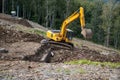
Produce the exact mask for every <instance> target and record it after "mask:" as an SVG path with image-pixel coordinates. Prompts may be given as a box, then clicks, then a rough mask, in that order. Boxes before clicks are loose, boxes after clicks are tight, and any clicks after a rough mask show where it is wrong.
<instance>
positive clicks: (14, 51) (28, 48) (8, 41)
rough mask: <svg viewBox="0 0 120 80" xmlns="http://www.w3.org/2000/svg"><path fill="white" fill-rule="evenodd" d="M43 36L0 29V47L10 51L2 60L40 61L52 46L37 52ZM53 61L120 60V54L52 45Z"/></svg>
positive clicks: (3, 55)
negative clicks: (69, 48) (60, 47)
mask: <svg viewBox="0 0 120 80" xmlns="http://www.w3.org/2000/svg"><path fill="white" fill-rule="evenodd" d="M42 39H43V37H42V36H40V35H36V34H30V33H24V32H22V31H14V30H8V29H4V28H1V29H0V47H4V48H7V49H8V50H9V53H6V54H5V53H3V54H0V59H1V60H28V61H36V62H40V59H41V57H42V56H43V54H45V53H46V51H44V50H49V49H50V47H51V46H50V47H48V46H44V48H42V49H41V51H40V52H39V54H35V51H36V50H37V48H39V47H40V41H41V40H42ZM51 53H53V54H54V56H53V57H51V62H65V61H71V60H79V59H88V60H92V61H101V62H104V61H107V62H120V55H119V54H117V53H112V54H108V55H104V54H100V53H99V52H98V51H95V50H92V49H89V48H88V47H86V46H81V48H74V50H67V49H66V50H65V49H59V48H56V47H52V50H51Z"/></svg>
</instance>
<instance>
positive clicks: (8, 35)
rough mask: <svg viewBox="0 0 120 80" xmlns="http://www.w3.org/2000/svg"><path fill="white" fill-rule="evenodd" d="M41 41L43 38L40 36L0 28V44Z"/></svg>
mask: <svg viewBox="0 0 120 80" xmlns="http://www.w3.org/2000/svg"><path fill="white" fill-rule="evenodd" d="M42 39H43V37H42V36H40V35H36V34H30V33H24V32H22V31H14V30H9V29H3V28H2V27H0V43H14V42H18V41H33V42H40V40H42Z"/></svg>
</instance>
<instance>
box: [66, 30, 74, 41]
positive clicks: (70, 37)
mask: <svg viewBox="0 0 120 80" xmlns="http://www.w3.org/2000/svg"><path fill="white" fill-rule="evenodd" d="M73 37H74V32H73V31H72V30H70V29H67V33H66V38H68V40H72V38H73Z"/></svg>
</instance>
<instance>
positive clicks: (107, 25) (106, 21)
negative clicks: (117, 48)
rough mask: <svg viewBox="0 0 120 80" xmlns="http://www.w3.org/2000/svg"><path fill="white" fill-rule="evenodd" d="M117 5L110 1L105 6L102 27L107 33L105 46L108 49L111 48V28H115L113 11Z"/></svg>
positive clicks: (112, 0) (113, 0)
mask: <svg viewBox="0 0 120 80" xmlns="http://www.w3.org/2000/svg"><path fill="white" fill-rule="evenodd" d="M115 4H116V1H115V0H110V1H109V2H107V3H105V4H104V6H103V13H102V20H103V24H102V27H103V29H104V31H105V32H106V37H105V46H107V47H109V44H110V36H111V28H112V27H113V10H114V9H115Z"/></svg>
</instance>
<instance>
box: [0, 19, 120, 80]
mask: <svg viewBox="0 0 120 80" xmlns="http://www.w3.org/2000/svg"><path fill="white" fill-rule="evenodd" d="M7 18H9V17H7ZM29 25H30V26H32V27H28V26H25V25H23V24H21V23H15V22H14V21H12V20H11V19H8V20H6V19H4V18H2V19H0V48H5V49H6V50H8V53H0V80H4V79H5V80H11V79H12V80H18V79H21V80H28V79H33V80H39V79H42V80H56V79H58V80H59V79H62V80H66V79H69V80H78V79H79V80H83V79H85V80H88V79H92V80H98V79H99V80H108V79H109V78H110V77H114V76H112V75H111V71H112V72H114V70H113V69H112V68H111V67H109V66H104V65H89V64H79V65H69V64H64V62H66V61H71V60H81V59H87V60H92V61H100V62H104V61H107V62H120V55H119V54H117V53H118V52H116V51H114V50H111V49H110V48H106V47H103V46H100V45H97V44H94V43H91V42H88V41H84V40H79V39H74V44H75V45H76V48H75V50H74V51H71V50H64V49H58V48H57V49H56V50H54V51H52V52H53V53H55V56H54V57H53V58H52V62H53V63H51V64H48V63H42V62H40V58H41V54H40V55H36V54H35V51H36V50H37V48H39V47H40V46H41V44H40V41H41V40H42V39H43V38H44V37H43V34H42V33H44V32H43V31H46V29H44V28H42V27H38V26H40V25H38V24H37V27H35V25H36V23H33V22H31V21H30V22H29ZM36 31H37V33H38V32H39V35H38V34H36ZM44 49H47V48H46V47H45V48H44ZM54 49H55V48H54ZM102 50H103V52H109V54H101V52H102ZM118 70H119V69H118Z"/></svg>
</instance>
